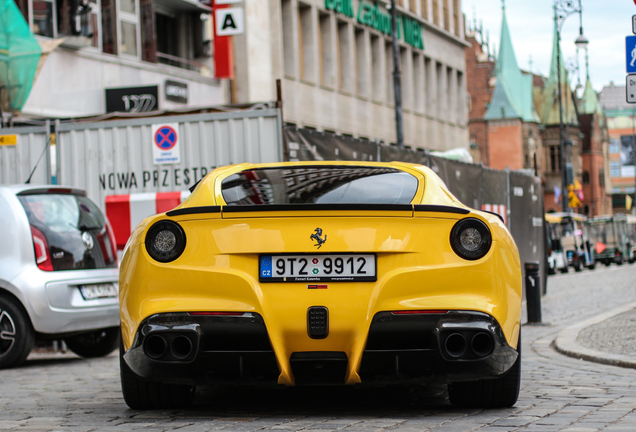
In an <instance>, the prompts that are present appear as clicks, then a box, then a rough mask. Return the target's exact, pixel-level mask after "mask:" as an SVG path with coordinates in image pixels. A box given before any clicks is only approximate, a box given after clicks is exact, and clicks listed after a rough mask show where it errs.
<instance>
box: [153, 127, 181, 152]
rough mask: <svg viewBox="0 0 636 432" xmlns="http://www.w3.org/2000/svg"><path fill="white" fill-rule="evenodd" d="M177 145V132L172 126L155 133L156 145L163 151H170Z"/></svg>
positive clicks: (161, 128)
mask: <svg viewBox="0 0 636 432" xmlns="http://www.w3.org/2000/svg"><path fill="white" fill-rule="evenodd" d="M176 144H177V132H176V131H175V130H174V129H173V128H171V127H170V126H161V127H160V128H159V129H157V132H155V145H156V146H157V147H159V148H160V149H161V150H164V151H166V150H170V149H172V148H173V147H174V146H175V145H176Z"/></svg>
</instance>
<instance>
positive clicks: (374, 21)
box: [325, 0, 424, 50]
mask: <svg viewBox="0 0 636 432" xmlns="http://www.w3.org/2000/svg"><path fill="white" fill-rule="evenodd" d="M325 9H327V10H332V11H334V12H336V13H339V14H342V15H345V16H348V17H349V18H353V0H325ZM356 21H358V22H359V23H360V24H363V25H365V26H367V27H371V28H373V29H375V30H377V31H379V32H380V33H383V34H385V35H387V36H391V35H392V34H393V26H392V24H391V14H390V13H389V12H387V11H386V10H385V8H384V5H380V4H378V2H376V1H374V2H369V1H367V0H360V4H359V5H358V14H357V16H356ZM398 38H399V39H402V40H404V42H406V43H407V44H409V45H411V46H412V47H414V48H418V49H421V50H423V49H424V39H423V37H422V25H421V24H420V22H419V21H416V20H414V19H412V18H410V17H408V16H406V15H399V16H398Z"/></svg>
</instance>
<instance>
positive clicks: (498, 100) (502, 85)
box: [485, 0, 539, 122]
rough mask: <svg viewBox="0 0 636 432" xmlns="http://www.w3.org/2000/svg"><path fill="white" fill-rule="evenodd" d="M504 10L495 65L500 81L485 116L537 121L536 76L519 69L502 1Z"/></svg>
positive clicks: (488, 118) (489, 118)
mask: <svg viewBox="0 0 636 432" xmlns="http://www.w3.org/2000/svg"><path fill="white" fill-rule="evenodd" d="M501 10H502V20H501V37H500V39H499V54H498V56H497V60H496V64H495V76H496V77H497V84H496V86H495V90H494V92H493V96H492V99H491V101H490V104H489V107H488V111H487V112H486V116H485V118H486V119H487V120H494V119H501V118H520V119H522V120H523V121H528V122H536V121H538V120H539V119H538V117H537V115H536V112H535V110H534V103H533V99H532V76H531V75H524V74H522V73H521V70H520V69H519V65H518V63H517V57H516V55H515V51H514V48H513V46H512V38H511V36H510V29H509V27H508V20H507V18H506V4H505V1H504V0H502V2H501Z"/></svg>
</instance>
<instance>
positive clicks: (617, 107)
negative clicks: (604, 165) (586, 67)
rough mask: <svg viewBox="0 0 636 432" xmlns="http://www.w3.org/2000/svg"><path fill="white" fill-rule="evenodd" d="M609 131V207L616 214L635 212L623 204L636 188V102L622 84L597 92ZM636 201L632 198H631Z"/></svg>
mask: <svg viewBox="0 0 636 432" xmlns="http://www.w3.org/2000/svg"><path fill="white" fill-rule="evenodd" d="M599 99H600V104H601V106H602V107H603V109H604V110H605V115H606V116H607V128H608V131H609V142H610V144H609V172H610V176H611V179H612V186H611V187H612V207H613V208H614V212H615V213H635V210H634V208H633V207H631V208H630V209H629V210H628V209H627V207H626V202H627V200H626V197H627V196H630V197H631V198H632V200H633V199H634V193H635V191H636V184H635V183H636V176H635V168H634V167H635V166H636V105H633V104H629V103H627V102H626V100H625V99H626V98H625V86H624V85H619V86H617V85H615V84H614V83H613V82H611V83H610V84H609V85H607V86H604V87H603V89H602V90H601V93H600V94H599ZM632 202H635V201H632Z"/></svg>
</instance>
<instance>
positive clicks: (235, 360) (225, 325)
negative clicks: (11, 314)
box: [123, 311, 518, 385]
mask: <svg viewBox="0 0 636 432" xmlns="http://www.w3.org/2000/svg"><path fill="white" fill-rule="evenodd" d="M437 312H438V313H421V314H404V315H397V314H394V313H392V312H380V313H377V314H376V315H375V316H374V318H373V320H372V323H371V326H370V330H369V334H368V339H367V343H366V345H365V346H364V349H363V351H362V352H361V353H359V354H360V356H361V361H360V362H359V366H358V367H356V369H357V371H356V372H357V374H358V375H359V376H360V379H361V383H360V384H362V385H367V384H369V385H374V384H390V383H403V382H420V381H421V382H454V381H465V380H475V379H484V378H495V377H497V376H500V375H502V374H504V373H506V372H507V371H508V369H510V367H511V366H512V365H513V364H514V362H515V360H516V359H517V356H518V354H517V351H516V350H515V349H514V348H512V347H511V346H510V345H508V343H507V342H506V339H505V337H504V335H503V332H502V330H501V328H500V326H499V324H498V323H497V322H496V320H495V319H494V318H492V317H491V316H489V315H487V314H485V313H480V312H469V311H449V312H445V313H440V312H441V311H437ZM123 358H124V361H125V362H126V363H127V364H128V366H129V367H130V368H131V369H132V371H133V372H135V373H136V374H137V375H138V376H140V377H141V378H144V379H147V380H150V381H157V382H166V383H175V384H195V385H196V384H205V383H208V384H211V383H219V382H231V383H233V384H237V383H238V384H240V383H245V384H252V385H253V384H258V383H260V384H285V385H343V384H346V383H347V382H346V377H347V375H348V369H349V368H351V367H352V365H351V364H349V361H350V359H349V357H348V356H347V354H346V353H344V352H334V351H302V352H292V353H291V355H289V356H288V357H282V358H281V356H280V355H278V356H277V355H276V353H275V352H274V350H273V348H272V345H271V343H270V341H269V336H268V332H267V328H266V326H265V322H264V321H263V318H262V317H261V316H260V315H259V314H257V313H244V314H242V315H237V316H223V315H221V316H214V315H212V316H200V315H199V316H190V315H189V314H188V313H169V314H156V315H153V316H151V317H149V318H147V319H146V320H144V322H142V323H141V325H140V327H139V329H138V331H137V333H136V335H135V339H134V341H133V344H132V346H131V348H130V349H129V350H128V351H127V352H126V353H125V354H124V357H123ZM279 362H287V363H288V364H287V365H284V366H286V367H284V368H281V367H280V366H279ZM281 369H290V370H291V371H292V379H291V380H289V379H287V378H286V375H285V374H282V373H281V372H280V371H281Z"/></svg>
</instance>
